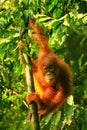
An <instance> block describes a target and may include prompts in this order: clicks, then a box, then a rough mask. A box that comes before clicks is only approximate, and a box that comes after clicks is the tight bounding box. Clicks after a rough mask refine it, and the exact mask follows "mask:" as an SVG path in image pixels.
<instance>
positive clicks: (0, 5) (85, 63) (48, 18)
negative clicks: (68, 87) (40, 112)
mask: <svg viewBox="0 0 87 130" xmlns="http://www.w3.org/2000/svg"><path fill="white" fill-rule="evenodd" d="M32 17H34V18H35V19H36V20H37V22H38V24H40V26H41V27H42V29H44V31H45V33H46V34H47V36H48V37H49V47H50V48H52V50H53V52H54V53H55V54H56V55H58V56H60V57H61V58H62V59H63V60H65V61H66V62H67V63H68V64H69V66H70V69H71V71H72V76H73V93H72V95H71V96H70V97H69V98H68V99H67V103H66V105H65V106H64V108H63V109H61V110H58V111H57V112H55V113H54V114H53V113H52V114H50V115H49V116H47V117H45V118H44V119H43V120H42V121H41V122H40V129H41V130H87V0H0V130H17V129H18V130H32V128H31V124H30V122H29V120H28V118H27V115H28V108H27V107H26V104H25V101H24V99H25V96H26V94H27V86H26V83H25V78H24V76H23V71H22V67H21V65H20V63H19V52H18V41H19V40H20V30H21V29H22V28H25V27H26V22H27V19H28V18H32ZM27 30H29V28H28V29H27ZM26 38H27V39H30V36H29V35H27V36H26ZM29 42H30V40H29ZM29 44H31V46H30V53H31V55H32V57H33V58H34V57H35V56H36V53H37V50H38V49H37V48H35V46H34V45H33V43H29Z"/></svg>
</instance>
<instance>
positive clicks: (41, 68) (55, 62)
mask: <svg viewBox="0 0 87 130" xmlns="http://www.w3.org/2000/svg"><path fill="white" fill-rule="evenodd" d="M29 26H30V27H31V33H32V35H31V39H32V40H34V42H35V44H39V45H40V50H39V54H38V58H37V60H36V61H34V63H33V65H32V71H33V76H34V83H35V92H34V93H31V94H28V95H27V97H26V101H27V102H28V103H31V102H33V101H34V102H36V103H37V105H38V108H39V110H40V118H42V117H44V116H46V115H47V114H49V113H50V112H52V111H54V110H55V109H56V108H58V107H59V106H61V104H63V103H64V101H65V99H66V98H67V97H68V96H69V95H70V94H71V90H72V78H71V71H70V69H69V66H68V65H67V63H65V62H64V61H63V60H62V59H60V58H59V57H58V56H56V55H55V54H53V52H52V51H51V50H50V48H49V47H48V38H47V37H46V36H45V35H44V33H43V31H42V30H41V29H40V27H39V26H38V25H37V26H35V21H34V20H29Z"/></svg>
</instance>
